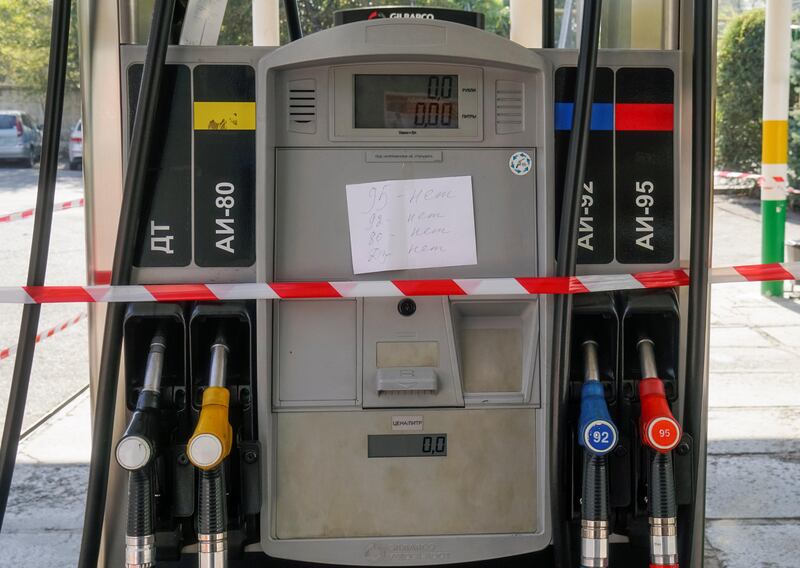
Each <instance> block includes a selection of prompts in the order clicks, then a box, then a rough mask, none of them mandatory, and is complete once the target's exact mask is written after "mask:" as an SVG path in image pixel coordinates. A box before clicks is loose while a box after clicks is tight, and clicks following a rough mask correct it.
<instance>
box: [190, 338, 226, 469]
mask: <svg viewBox="0 0 800 568" xmlns="http://www.w3.org/2000/svg"><path fill="white" fill-rule="evenodd" d="M227 358H228V347H227V346H226V345H224V344H223V343H215V344H214V345H213V346H212V347H211V372H210V377H209V386H208V388H206V390H205V392H203V405H202V407H201V409H200V419H199V420H198V421H197V426H195V429H194V434H192V437H191V438H189V442H188V444H187V445H186V455H187V456H188V457H189V461H190V462H192V464H193V465H194V466H195V467H197V468H199V469H205V470H208V469H213V468H215V467H217V466H218V465H219V464H221V463H222V461H223V460H224V459H225V458H226V457H228V454H229V453H230V452H231V445H232V444H233V428H231V424H230V422H229V420H228V408H229V406H230V397H231V395H230V392H228V389H227V388H226V387H225V369H226V363H227Z"/></svg>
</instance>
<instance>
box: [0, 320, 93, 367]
mask: <svg viewBox="0 0 800 568" xmlns="http://www.w3.org/2000/svg"><path fill="white" fill-rule="evenodd" d="M85 318H86V312H81V313H79V314H78V315H77V316H75V317H74V318H70V319H68V320H67V321H65V322H63V323H60V324H59V325H56V326H54V327H51V328H50V329H46V330H44V331H40V332H39V333H38V334H37V335H36V343H41V342H42V341H44V340H45V339H47V338H48V337H53V336H54V335H55V334H56V333H58V332H60V331H64V330H65V329H67V328H68V327H72V326H73V325H75V324H76V323H78V322H80V321H81V320H82V319H85ZM16 352H17V346H16V345H13V346H11V347H4V348H3V349H0V361H2V360H3V359H8V358H9V357H11V356H12V355H13V354H14V353H16Z"/></svg>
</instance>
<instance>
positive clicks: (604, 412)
mask: <svg viewBox="0 0 800 568" xmlns="http://www.w3.org/2000/svg"><path fill="white" fill-rule="evenodd" d="M581 350H582V352H583V366H584V384H583V388H582V390H581V414H580V418H579V425H578V443H579V444H580V445H581V446H583V449H584V457H583V484H582V491H581V566H583V567H586V568H595V567H605V566H608V534H609V523H608V520H609V493H608V461H607V457H606V456H607V455H608V453H609V452H611V451H612V450H613V449H614V448H615V447H616V445H617V439H618V433H617V427H616V426H615V425H614V422H613V421H612V420H611V415H610V414H609V412H608V405H607V404H606V397H605V392H604V388H603V385H602V383H601V382H600V370H599V365H598V359H597V350H598V344H597V342H596V341H594V340H588V341H584V343H583V345H582V346H581Z"/></svg>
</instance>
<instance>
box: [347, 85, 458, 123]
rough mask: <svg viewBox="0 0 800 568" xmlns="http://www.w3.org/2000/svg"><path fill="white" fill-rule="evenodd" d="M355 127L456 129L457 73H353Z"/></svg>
mask: <svg viewBox="0 0 800 568" xmlns="http://www.w3.org/2000/svg"><path fill="white" fill-rule="evenodd" d="M354 92H355V103H354V104H355V108H354V113H353V114H354V116H355V120H354V121H355V127H356V128H402V129H414V128H458V75H355V89H354Z"/></svg>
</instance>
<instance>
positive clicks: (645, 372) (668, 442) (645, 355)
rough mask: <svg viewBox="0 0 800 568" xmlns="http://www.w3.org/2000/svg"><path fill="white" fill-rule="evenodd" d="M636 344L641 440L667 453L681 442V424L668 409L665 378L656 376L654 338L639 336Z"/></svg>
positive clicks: (646, 444) (658, 450)
mask: <svg viewBox="0 0 800 568" xmlns="http://www.w3.org/2000/svg"><path fill="white" fill-rule="evenodd" d="M637 348H638V350H639V361H640V364H641V368H642V380H641V381H640V382H639V400H640V401H641V404H642V413H641V416H640V417H639V429H640V433H641V436H642V443H643V444H644V445H645V446H649V447H651V448H653V449H654V450H656V451H657V452H662V453H666V452H669V451H672V450H673V449H675V447H676V446H677V445H678V443H679V442H680V440H681V427H680V425H679V424H678V421H677V420H675V417H674V416H673V415H672V411H671V410H670V409H669V403H668V402H667V395H666V392H665V391H664V382H663V381H662V380H661V379H660V378H659V377H658V370H657V368H656V358H655V353H654V346H653V342H652V341H651V340H649V339H642V340H641V341H639V343H638V345H637Z"/></svg>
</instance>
